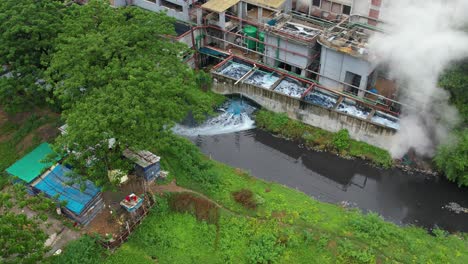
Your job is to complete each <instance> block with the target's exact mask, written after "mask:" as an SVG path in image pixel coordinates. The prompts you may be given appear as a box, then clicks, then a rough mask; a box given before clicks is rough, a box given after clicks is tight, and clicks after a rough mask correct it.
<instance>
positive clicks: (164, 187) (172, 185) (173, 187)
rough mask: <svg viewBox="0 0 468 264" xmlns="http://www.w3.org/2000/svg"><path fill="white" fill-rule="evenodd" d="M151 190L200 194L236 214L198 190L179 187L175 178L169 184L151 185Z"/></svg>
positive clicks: (217, 205)
mask: <svg viewBox="0 0 468 264" xmlns="http://www.w3.org/2000/svg"><path fill="white" fill-rule="evenodd" d="M151 190H152V191H153V192H155V193H159V194H162V193H165V192H171V193H193V194H196V195H197V196H200V197H202V198H203V199H206V200H208V201H210V202H211V203H213V204H214V205H215V206H216V207H219V208H222V209H224V210H226V211H229V212H231V213H234V214H237V213H235V212H233V211H231V210H230V209H228V208H225V207H224V206H222V205H220V204H219V203H217V202H215V201H213V200H212V199H211V198H209V197H208V196H206V195H204V194H202V193H200V192H197V191H194V190H190V189H187V188H184V187H180V186H178V185H177V183H176V180H175V179H174V180H172V181H171V182H170V183H169V184H166V185H153V186H152V187H151Z"/></svg>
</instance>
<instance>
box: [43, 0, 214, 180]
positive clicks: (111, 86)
mask: <svg viewBox="0 0 468 264" xmlns="http://www.w3.org/2000/svg"><path fill="white" fill-rule="evenodd" d="M173 22H174V19H172V18H169V17H168V16H165V15H164V14H162V13H154V12H147V11H144V10H142V9H139V8H134V7H129V8H118V9H115V8H111V7H110V6H109V5H108V4H107V3H103V2H101V1H90V2H89V3H88V4H86V5H83V6H79V5H72V6H71V7H70V8H68V9H67V14H66V15H65V16H64V18H63V28H64V32H63V33H61V34H60V35H59V36H58V38H57V40H56V45H55V50H54V53H53V54H52V55H51V62H50V66H49V67H48V69H47V71H46V74H47V76H48V81H49V82H50V83H51V84H52V87H53V94H54V98H53V100H54V103H56V104H59V105H60V106H61V107H62V109H64V111H63V117H64V119H65V121H66V123H67V125H68V129H67V134H65V135H63V136H60V137H59V138H58V139H57V142H56V146H57V150H61V151H63V150H64V148H63V147H64V146H67V148H68V150H69V151H75V152H79V153H80V155H70V156H69V157H68V160H67V162H68V163H71V164H72V165H73V167H74V168H75V170H81V171H80V173H81V175H89V177H90V178H91V179H92V180H94V181H95V182H96V183H97V184H99V185H106V184H108V177H107V171H108V170H111V169H121V170H123V171H128V169H129V168H130V163H129V162H128V161H127V162H126V161H124V160H122V159H121V158H120V156H121V152H122V149H124V148H127V147H128V146H131V147H132V148H136V149H143V148H145V147H146V146H147V145H148V144H153V142H154V141H156V140H158V138H160V137H162V136H163V135H164V134H165V133H167V131H168V129H169V128H170V127H171V126H172V125H173V124H174V123H175V122H177V121H181V120H182V119H183V118H185V117H186V116H187V113H189V112H190V113H192V114H193V116H194V117H195V118H196V119H197V120H201V119H203V118H204V117H205V114H206V113H210V112H211V111H212V109H213V108H214V105H215V104H216V103H219V100H220V98H221V96H216V95H214V94H213V93H210V92H203V91H202V88H203V87H205V86H206V82H209V81H210V80H209V79H208V80H206V77H207V76H206V74H204V73H203V74H199V73H197V72H195V71H193V70H192V69H191V68H189V67H188V66H187V65H186V64H185V63H183V61H182V58H181V56H180V55H181V54H185V53H187V52H188V51H189V50H188V48H187V47H186V46H185V45H184V44H182V43H179V42H172V41H171V40H170V39H169V38H167V37H164V36H166V35H174V34H175V31H174V26H173ZM111 138H114V139H117V143H116V144H115V146H114V147H113V148H112V149H109V147H108V144H107V141H108V140H109V139H111ZM89 146H93V150H92V151H90V149H89ZM95 157H99V158H97V159H96V158H95ZM89 160H93V162H92V163H91V164H90V163H89Z"/></svg>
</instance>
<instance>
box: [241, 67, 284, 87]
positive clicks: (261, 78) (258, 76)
mask: <svg viewBox="0 0 468 264" xmlns="http://www.w3.org/2000/svg"><path fill="white" fill-rule="evenodd" d="M278 79H279V77H278V76H275V75H272V74H269V73H266V72H260V71H256V72H255V73H253V74H252V75H251V76H249V78H247V80H245V83H249V84H253V85H257V86H260V87H263V88H266V89H270V88H271V86H272V85H273V84H274V83H275V82H276V81H277V80H278Z"/></svg>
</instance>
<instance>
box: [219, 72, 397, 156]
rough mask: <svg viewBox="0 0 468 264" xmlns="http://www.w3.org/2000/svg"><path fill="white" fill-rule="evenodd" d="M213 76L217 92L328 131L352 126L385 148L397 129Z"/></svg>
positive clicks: (359, 137)
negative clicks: (246, 100)
mask: <svg viewBox="0 0 468 264" xmlns="http://www.w3.org/2000/svg"><path fill="white" fill-rule="evenodd" d="M212 76H213V87H212V89H213V91H214V92H216V93H219V94H224V95H227V94H240V95H242V96H245V97H247V98H249V99H251V100H253V101H255V102H257V103H258V104H259V105H261V106H263V107H264V108H266V109H268V110H270V111H273V112H277V113H282V112H284V113H287V115H288V116H289V117H290V118H292V119H295V120H299V121H301V122H304V123H306V124H308V125H311V126H315V127H319V128H322V129H325V130H328V131H332V132H337V131H339V130H340V129H348V131H349V134H350V136H351V138H353V139H356V140H360V141H364V142H367V143H369V144H372V145H375V146H378V147H382V148H383V147H385V143H386V142H389V141H390V140H391V138H392V137H393V135H394V134H395V133H396V131H395V130H394V129H391V128H388V127H385V126H381V125H378V124H374V123H371V122H369V121H366V120H363V119H360V118H357V117H354V116H350V115H347V114H344V113H341V112H337V111H334V110H330V109H327V108H323V107H320V106H316V105H313V104H310V103H308V102H305V101H303V100H300V99H297V98H293V97H289V96H287V95H284V94H281V93H277V92H275V91H271V90H268V89H264V88H260V87H257V86H254V85H250V84H245V83H238V84H237V85H234V83H235V82H236V80H233V79H231V78H228V77H225V76H223V75H219V74H217V73H212Z"/></svg>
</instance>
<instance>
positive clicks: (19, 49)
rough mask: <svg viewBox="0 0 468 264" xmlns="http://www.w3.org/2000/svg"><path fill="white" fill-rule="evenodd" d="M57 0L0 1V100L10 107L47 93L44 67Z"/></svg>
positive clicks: (55, 26)
mask: <svg viewBox="0 0 468 264" xmlns="http://www.w3.org/2000/svg"><path fill="white" fill-rule="evenodd" d="M64 8H65V6H64V5H63V4H62V2H61V1H59V0H19V1H18V0H2V1H0V25H1V26H0V66H5V68H4V69H3V70H5V71H4V72H3V73H2V71H3V70H2V69H1V68H0V76H1V75H4V74H6V75H5V77H8V78H0V104H1V105H2V106H3V107H4V108H6V109H7V110H10V111H18V110H20V109H23V110H24V107H25V106H27V105H29V104H31V103H42V102H43V100H44V99H45V97H46V96H47V94H48V93H49V91H48V89H47V85H45V83H44V80H43V79H44V70H45V69H46V68H47V65H48V63H49V60H50V55H51V53H52V49H53V46H54V41H55V38H56V36H57V35H58V33H59V32H60V30H61V29H62V26H61V18H62V16H63V11H64Z"/></svg>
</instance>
